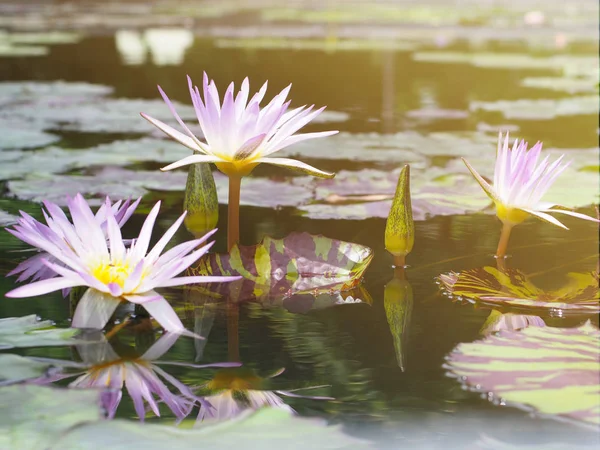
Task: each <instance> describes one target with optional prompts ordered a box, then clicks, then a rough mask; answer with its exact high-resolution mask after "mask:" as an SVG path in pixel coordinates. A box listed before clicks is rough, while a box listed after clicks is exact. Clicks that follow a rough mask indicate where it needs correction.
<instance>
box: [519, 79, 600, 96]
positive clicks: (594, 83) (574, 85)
mask: <svg viewBox="0 0 600 450" xmlns="http://www.w3.org/2000/svg"><path fill="white" fill-rule="evenodd" d="M521 85H522V86H523V87H527V88H537V89H548V90H551V91H559V92H567V93H569V94H588V93H591V92H596V91H597V90H598V76H596V77H587V78H575V77H527V78H525V79H523V81H521Z"/></svg>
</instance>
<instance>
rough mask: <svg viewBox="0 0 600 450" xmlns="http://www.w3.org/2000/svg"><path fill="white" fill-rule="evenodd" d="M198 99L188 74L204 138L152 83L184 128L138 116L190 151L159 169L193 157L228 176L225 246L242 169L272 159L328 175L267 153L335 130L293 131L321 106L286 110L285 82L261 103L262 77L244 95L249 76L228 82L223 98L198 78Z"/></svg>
mask: <svg viewBox="0 0 600 450" xmlns="http://www.w3.org/2000/svg"><path fill="white" fill-rule="evenodd" d="M202 84H203V93H204V99H203V98H202V96H201V95H200V91H199V89H198V87H197V86H194V85H193V83H192V80H191V78H190V77H188V88H189V91H190V96H191V97H192V103H193V105H194V109H195V110H196V115H197V117H198V122H199V123H200V127H201V128H202V132H203V134H204V139H205V141H206V142H202V141H200V139H198V138H197V137H196V136H195V135H194V133H192V132H191V131H190V129H189V128H188V127H187V126H186V125H185V124H184V123H183V121H182V120H181V118H180V117H179V115H178V114H177V112H176V111H175V108H174V106H173V104H172V103H171V101H170V100H169V98H168V97H167V95H166V94H165V93H164V91H163V90H162V89H161V88H160V86H159V87H158V89H159V92H160V94H161V95H162V97H163V99H164V100H165V102H166V103H167V106H168V107H169V109H170V110H171V112H172V113H173V115H174V116H175V118H176V119H177V122H178V123H179V125H181V127H182V128H183V130H184V131H185V133H181V132H180V131H177V130H176V129H174V128H172V127H170V126H169V125H167V124H165V123H163V122H161V121H160V120H157V119H154V118H152V117H150V116H148V115H146V114H144V113H142V117H144V118H145V119H146V120H148V121H149V122H150V123H151V124H153V125H155V126H156V127H157V128H159V129H160V130H162V131H163V132H164V133H166V134H167V135H168V136H170V137H171V138H173V139H175V140H176V141H178V142H180V143H181V144H183V145H185V146H186V147H188V148H190V149H191V150H193V151H194V154H193V155H190V156H188V157H186V158H183V159H181V160H179V161H176V162H174V163H173V164H169V165H168V166H166V167H164V168H163V169H161V170H171V169H175V168H178V167H182V166H186V165H189V164H196V163H215V164H216V166H217V168H218V169H219V170H221V171H222V172H223V173H225V174H226V175H228V176H229V229H228V236H229V239H228V241H229V248H231V247H232V246H233V244H235V243H236V242H237V241H238V240H239V239H238V238H239V192H240V183H241V177H243V176H246V175H248V174H249V173H250V172H251V171H252V170H253V169H254V168H255V167H256V166H257V165H258V164H261V163H265V164H274V165H276V166H284V167H288V168H290V169H293V170H297V171H300V172H303V173H307V174H310V175H313V176H317V177H323V178H332V177H333V176H334V174H332V173H328V172H324V171H322V170H319V169H317V168H315V167H312V166H310V165H308V164H306V163H303V162H301V161H297V160H294V159H289V158H271V157H270V155H272V154H273V153H275V152H277V151H279V150H281V149H282V148H285V147H288V146H290V145H292V144H295V143H297V142H301V141H304V140H307V139H315V138H320V137H325V136H331V135H332V134H335V133H337V131H323V132H318V133H305V134H294V133H296V132H297V131H298V130H299V129H300V128H302V127H304V126H305V125H306V124H308V123H309V122H310V121H311V120H313V119H314V118H315V117H316V116H317V115H319V114H320V113H321V112H322V111H323V110H324V109H325V108H324V107H323V108H319V109H317V110H313V108H314V105H312V106H309V107H308V108H307V107H306V106H301V107H299V108H295V109H292V110H289V111H288V107H289V105H290V102H291V101H289V100H288V101H286V99H287V96H288V93H289V91H290V89H291V85H289V86H288V87H286V88H285V89H284V90H283V91H281V93H279V94H278V95H276V96H275V97H274V98H273V99H272V100H271V102H269V103H268V104H267V105H266V106H265V107H263V108H261V107H260V103H261V101H262V99H263V97H264V96H265V94H266V92H267V83H265V84H264V85H263V86H262V87H261V88H260V90H259V91H258V92H257V93H256V94H255V95H254V96H253V97H252V98H251V99H250V101H248V98H249V94H250V82H249V81H248V78H246V79H244V81H243V82H242V85H241V89H240V91H239V92H238V94H237V95H236V96H234V84H233V83H231V84H230V85H229V87H228V88H227V91H226V92H225V95H224V98H223V103H222V104H221V99H220V97H219V92H218V90H217V86H216V85H215V82H214V81H212V80H211V81H209V79H208V76H207V75H206V73H205V74H204V78H203V83H202Z"/></svg>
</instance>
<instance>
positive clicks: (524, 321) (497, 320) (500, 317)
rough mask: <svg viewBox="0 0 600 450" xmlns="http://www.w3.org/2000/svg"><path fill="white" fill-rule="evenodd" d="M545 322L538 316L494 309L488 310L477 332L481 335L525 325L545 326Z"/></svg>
mask: <svg viewBox="0 0 600 450" xmlns="http://www.w3.org/2000/svg"><path fill="white" fill-rule="evenodd" d="M545 326H546V323H545V322H544V321H543V320H542V318H541V317H538V316H526V315H524V314H513V313H505V314H502V313H501V312H500V311H496V310H495V309H494V310H492V311H491V312H490V315H489V316H488V318H487V319H486V321H485V323H484V324H483V326H482V327H481V330H479V332H480V333H481V334H483V335H486V336H487V335H488V334H492V333H496V332H497V331H501V330H508V331H517V330H522V329H523V328H527V327H545Z"/></svg>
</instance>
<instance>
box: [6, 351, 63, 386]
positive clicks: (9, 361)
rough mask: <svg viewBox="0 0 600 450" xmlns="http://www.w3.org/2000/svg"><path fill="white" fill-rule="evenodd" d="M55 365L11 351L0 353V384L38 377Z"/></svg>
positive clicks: (45, 373)
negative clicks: (14, 353)
mask: <svg viewBox="0 0 600 450" xmlns="http://www.w3.org/2000/svg"><path fill="white" fill-rule="evenodd" d="M55 367H56V366H55V365H54V364H52V363H50V362H42V361H36V360H34V359H31V358H25V357H24V356H20V355H13V354H12V353H0V386H2V385H7V384H12V383H19V382H21V381H25V380H29V379H32V378H39V377H42V376H45V375H47V374H48V373H50V371H51V369H54V368H55Z"/></svg>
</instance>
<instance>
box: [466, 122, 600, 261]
mask: <svg viewBox="0 0 600 450" xmlns="http://www.w3.org/2000/svg"><path fill="white" fill-rule="evenodd" d="M541 151H542V143H541V142H538V143H537V144H535V145H534V146H533V147H531V149H529V150H528V149H527V142H525V141H523V140H521V141H520V142H519V140H518V139H515V142H514V144H513V147H512V149H511V148H509V146H508V132H507V133H506V136H505V137H504V143H503V139H502V133H500V135H499V136H498V151H497V153H496V165H495V169H494V184H493V187H492V186H490V185H489V183H488V182H487V181H486V180H485V179H484V178H483V177H482V176H481V175H479V173H477V171H476V170H475V169H474V168H473V167H472V166H471V165H470V164H469V163H468V162H467V160H466V159H464V158H463V162H464V163H465V165H466V166H467V168H468V169H469V171H470V172H471V174H472V175H473V177H475V179H476V180H477V182H478V183H479V185H480V186H481V187H482V189H483V190H484V191H485V193H486V194H487V195H488V197H489V198H490V199H491V200H492V201H493V202H494V204H495V205H496V215H497V216H498V218H499V219H500V221H501V222H502V233H501V235H500V241H499V243H498V249H497V250H496V257H498V258H503V257H504V256H505V255H506V248H507V247H508V240H509V238H510V232H511V230H512V228H513V227H514V226H515V225H518V224H519V223H521V222H523V221H524V220H525V219H526V218H527V217H528V216H529V214H531V215H533V216H535V217H537V218H539V219H542V220H544V221H546V222H549V223H551V224H553V225H556V226H559V227H561V228H564V229H566V230H568V228H567V227H566V226H565V225H563V224H562V223H561V222H560V221H558V220H557V219H556V218H554V217H553V216H551V215H550V214H548V213H550V212H552V213H561V214H566V215H569V216H574V217H578V218H580V219H586V220H591V221H594V222H598V220H597V219H595V218H593V217H589V216H586V215H585V214H581V213H577V212H574V211H570V210H567V209H565V208H564V207H563V206H558V205H553V204H552V203H545V202H542V201H541V199H542V197H543V196H544V194H545V193H546V191H547V190H548V189H549V188H550V186H551V185H552V183H554V181H555V180H556V178H557V177H558V176H559V175H560V174H561V173H562V172H563V171H564V170H565V169H566V168H567V166H568V165H569V163H562V164H561V162H562V160H563V158H564V155H563V156H561V157H559V158H558V159H557V160H556V161H554V162H553V163H552V164H550V163H549V161H548V157H546V158H545V159H544V160H543V161H542V162H541V163H540V164H539V165H538V159H539V156H540V153H541Z"/></svg>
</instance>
